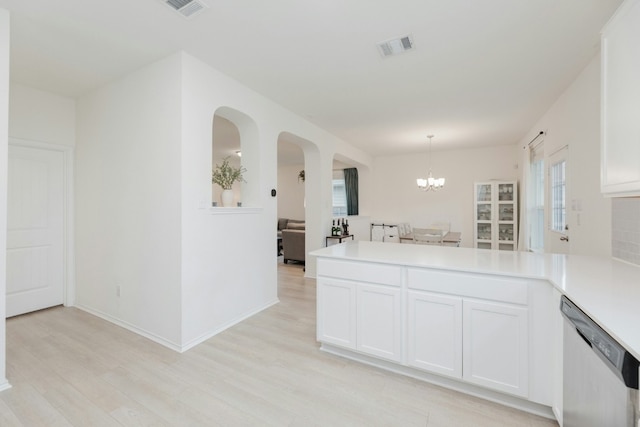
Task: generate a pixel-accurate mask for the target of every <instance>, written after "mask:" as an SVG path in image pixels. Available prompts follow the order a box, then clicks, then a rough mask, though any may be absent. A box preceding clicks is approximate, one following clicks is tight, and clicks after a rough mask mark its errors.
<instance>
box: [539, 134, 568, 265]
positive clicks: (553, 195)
mask: <svg viewBox="0 0 640 427" xmlns="http://www.w3.org/2000/svg"><path fill="white" fill-rule="evenodd" d="M568 154H569V148H568V147H567V146H565V147H563V148H562V149H560V150H558V151H556V152H555V153H553V154H552V155H550V156H549V162H548V167H547V195H548V198H547V200H548V204H547V206H548V207H547V232H546V236H545V239H544V240H545V246H546V252H550V253H556V254H568V253H569V231H570V230H569V223H568V219H569V216H568V214H569V210H568V209H567V200H570V199H569V187H568V185H567V179H566V177H567V170H568V168H567V164H568V162H567V159H568Z"/></svg>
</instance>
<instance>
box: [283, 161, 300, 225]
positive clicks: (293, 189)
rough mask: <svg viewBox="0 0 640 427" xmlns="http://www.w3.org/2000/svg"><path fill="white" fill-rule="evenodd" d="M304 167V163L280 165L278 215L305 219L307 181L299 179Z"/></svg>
mask: <svg viewBox="0 0 640 427" xmlns="http://www.w3.org/2000/svg"><path fill="white" fill-rule="evenodd" d="M303 169H304V165H303V164H300V165H286V166H278V197H277V198H278V217H281V218H290V219H302V220H304V217H305V208H304V203H305V201H304V198H305V183H304V182H303V181H301V180H299V179H298V173H299V172H300V171H301V170H303Z"/></svg>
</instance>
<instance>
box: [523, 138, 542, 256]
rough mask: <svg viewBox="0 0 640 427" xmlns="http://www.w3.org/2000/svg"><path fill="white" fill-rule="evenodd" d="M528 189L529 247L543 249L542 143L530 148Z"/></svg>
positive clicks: (539, 250) (534, 250)
mask: <svg viewBox="0 0 640 427" xmlns="http://www.w3.org/2000/svg"><path fill="white" fill-rule="evenodd" d="M530 162H531V163H530V165H529V180H530V182H529V186H528V187H529V189H528V199H529V203H528V212H527V213H528V215H527V220H528V223H529V224H528V226H529V249H530V250H531V251H533V252H542V251H544V153H543V145H542V143H540V144H538V145H536V146H535V147H533V148H532V149H531V154H530Z"/></svg>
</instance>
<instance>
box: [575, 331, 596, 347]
mask: <svg viewBox="0 0 640 427" xmlns="http://www.w3.org/2000/svg"><path fill="white" fill-rule="evenodd" d="M576 332H577V333H578V335H580V338H582V339H583V340H584V342H586V343H587V345H588V346H589V347H591V348H593V344H591V341H589V338H587V337H586V335H585V334H583V333H582V331H580V329H579V328H576Z"/></svg>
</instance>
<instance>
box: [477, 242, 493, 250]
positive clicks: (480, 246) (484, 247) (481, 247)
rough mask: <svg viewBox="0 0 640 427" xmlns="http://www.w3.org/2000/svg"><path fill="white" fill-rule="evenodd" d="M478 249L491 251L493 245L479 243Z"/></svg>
mask: <svg viewBox="0 0 640 427" xmlns="http://www.w3.org/2000/svg"><path fill="white" fill-rule="evenodd" d="M478 249H491V243H488V242H478Z"/></svg>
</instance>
